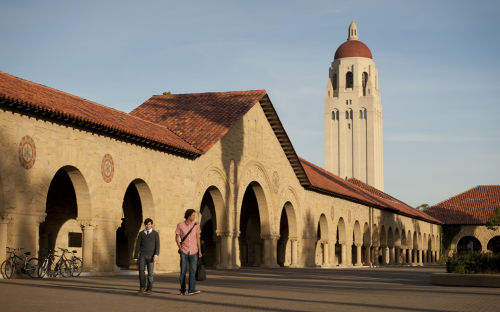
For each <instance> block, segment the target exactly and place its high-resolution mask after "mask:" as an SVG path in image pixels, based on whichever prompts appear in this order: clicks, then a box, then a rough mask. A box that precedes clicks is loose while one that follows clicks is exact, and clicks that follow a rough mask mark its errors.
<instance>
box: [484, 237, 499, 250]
mask: <svg viewBox="0 0 500 312" xmlns="http://www.w3.org/2000/svg"><path fill="white" fill-rule="evenodd" d="M486 247H487V249H488V250H489V251H491V252H495V253H497V252H500V236H495V237H493V238H492V239H490V241H489V242H488V245H487V246H486Z"/></svg>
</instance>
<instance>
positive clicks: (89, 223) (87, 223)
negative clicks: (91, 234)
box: [78, 221, 97, 229]
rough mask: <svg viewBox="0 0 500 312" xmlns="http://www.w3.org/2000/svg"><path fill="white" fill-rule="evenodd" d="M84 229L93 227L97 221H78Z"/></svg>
mask: <svg viewBox="0 0 500 312" xmlns="http://www.w3.org/2000/svg"><path fill="white" fill-rule="evenodd" d="M78 224H79V225H80V227H81V228H82V229H93V228H95V227H96V226H97V221H78Z"/></svg>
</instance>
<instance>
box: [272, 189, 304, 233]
mask: <svg viewBox="0 0 500 312" xmlns="http://www.w3.org/2000/svg"><path fill="white" fill-rule="evenodd" d="M278 207H280V208H281V209H283V208H284V209H285V211H286V213H287V216H288V218H289V219H290V220H289V222H293V228H292V225H290V223H289V226H290V233H289V235H290V238H298V237H299V233H302V229H301V227H302V222H300V221H299V220H300V219H299V218H300V216H301V214H300V209H299V200H298V196H297V192H295V190H294V189H293V188H292V187H291V186H287V187H284V188H283V190H282V191H281V196H280V200H279V206H278ZM280 212H281V211H280ZM292 216H293V217H292ZM276 217H277V218H278V219H280V218H281V213H277V214H276ZM279 222H280V220H277V223H276V224H279ZM292 232H293V234H292Z"/></svg>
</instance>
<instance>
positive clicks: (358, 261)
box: [355, 243, 363, 266]
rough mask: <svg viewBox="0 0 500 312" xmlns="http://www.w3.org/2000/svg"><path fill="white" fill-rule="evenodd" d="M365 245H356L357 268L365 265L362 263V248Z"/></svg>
mask: <svg viewBox="0 0 500 312" xmlns="http://www.w3.org/2000/svg"><path fill="white" fill-rule="evenodd" d="M362 245H363V244H361V243H356V264H355V266H362V265H363V263H362V262H361V246H362Z"/></svg>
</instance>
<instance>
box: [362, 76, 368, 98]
mask: <svg viewBox="0 0 500 312" xmlns="http://www.w3.org/2000/svg"><path fill="white" fill-rule="evenodd" d="M362 82H363V96H366V84H367V83H368V73H367V72H364V73H363V81H362Z"/></svg>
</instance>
